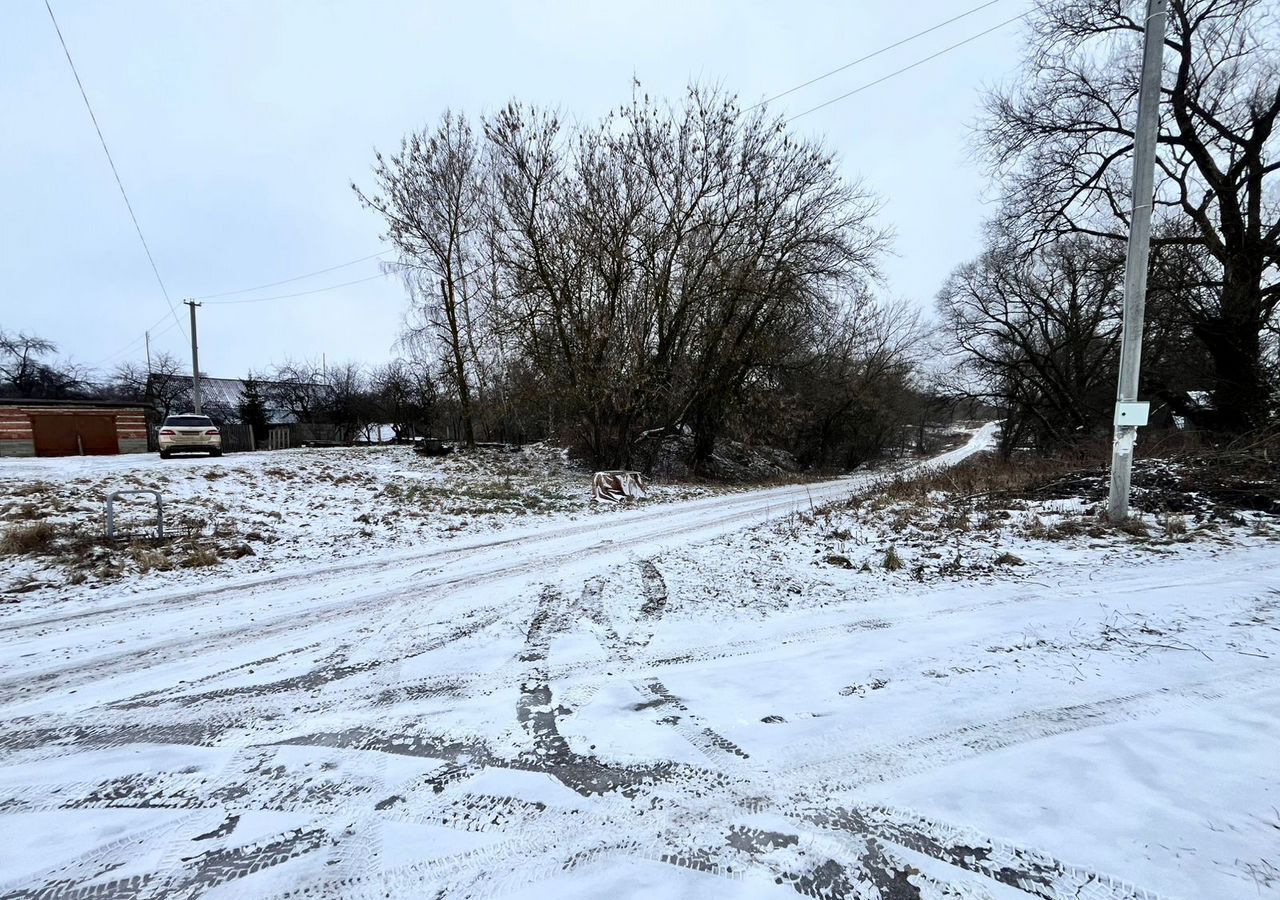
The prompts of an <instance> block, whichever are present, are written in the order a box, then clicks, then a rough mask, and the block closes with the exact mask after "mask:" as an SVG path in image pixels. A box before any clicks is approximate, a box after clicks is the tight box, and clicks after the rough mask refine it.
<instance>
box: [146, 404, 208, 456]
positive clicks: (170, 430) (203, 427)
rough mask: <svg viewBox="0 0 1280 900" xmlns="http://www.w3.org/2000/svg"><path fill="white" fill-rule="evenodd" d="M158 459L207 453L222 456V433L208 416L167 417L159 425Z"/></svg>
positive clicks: (188, 414) (184, 414)
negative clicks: (184, 454) (176, 454)
mask: <svg viewBox="0 0 1280 900" xmlns="http://www.w3.org/2000/svg"><path fill="white" fill-rule="evenodd" d="M159 438H160V458H161V459H168V458H169V457H170V456H172V455H173V454H175V453H208V454H209V455H210V456H221V455H222V432H221V431H219V430H218V426H217V425H215V424H214V423H213V419H210V418H209V417H208V416H197V415H195V414H194V413H183V414H182V415H179V416H168V417H166V418H165V420H164V422H163V423H162V424H161V425H160V433H159Z"/></svg>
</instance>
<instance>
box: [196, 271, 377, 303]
mask: <svg viewBox="0 0 1280 900" xmlns="http://www.w3.org/2000/svg"><path fill="white" fill-rule="evenodd" d="M382 277H384V276H383V273H381V272H379V273H378V274H377V275H370V276H369V277H367V278H357V279H355V280H354V281H344V282H342V284H331V285H329V286H328V287H322V288H314V289H313V290H310V291H298V292H297V293H296V294H277V295H276V296H274V297H251V298H248V299H245V300H209V301H208V303H209V305H211V306H221V305H223V304H228V303H266V302H267V301H268V300H288V299H290V298H292V297H306V296H308V295H309V294H320V293H323V292H324V291H336V290H337V289H338V288H344V287H350V286H351V285H353V284H362V283H364V282H366V281H373V280H374V279H375V278H382Z"/></svg>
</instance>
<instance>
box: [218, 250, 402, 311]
mask: <svg viewBox="0 0 1280 900" xmlns="http://www.w3.org/2000/svg"><path fill="white" fill-rule="evenodd" d="M390 252H391V251H390V250H380V251H378V252H377V253H370V254H369V255H368V256H362V257H360V258H359V259H353V260H351V261H350V262H344V263H338V264H337V265H336V266H329V268H327V269H317V270H316V271H314V272H307V273H306V274H305V275H295V276H294V277H293V278H284V279H281V280H280V281H272V282H268V283H267V284H259V285H255V286H253V287H247V288H241V289H240V290H238V291H223V292H222V293H221V294H203V295H200V296H198V297H196V299H197V300H212V299H214V298H217V297H234V296H235V295H236V294H249V293H252V292H254V291H261V290H264V289H265V288H271V287H278V286H280V285H282V284H289V283H290V282H294V281H302V280H303V279H305V278H311V277H312V276H315V275H323V274H324V273H326V272H333V271H335V270H337V269H345V268H346V267H347V266H354V265H355V264H356V263H362V262H364V261H366V260H370V259H377V258H378V257H379V256H384V255H385V254H387V253H390Z"/></svg>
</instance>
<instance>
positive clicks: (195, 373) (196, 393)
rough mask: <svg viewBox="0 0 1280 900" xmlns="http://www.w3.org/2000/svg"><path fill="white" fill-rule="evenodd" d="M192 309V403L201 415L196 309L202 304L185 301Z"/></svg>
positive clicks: (197, 413)
mask: <svg viewBox="0 0 1280 900" xmlns="http://www.w3.org/2000/svg"><path fill="white" fill-rule="evenodd" d="M182 302H183V303H185V304H187V306H189V307H190V308H191V402H192V403H194V404H195V410H194V412H195V414H196V415H200V350H199V348H198V347H197V346H196V307H197V306H199V305H200V304H199V303H197V302H196V301H194V300H183V301H182Z"/></svg>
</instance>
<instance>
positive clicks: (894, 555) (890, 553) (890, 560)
mask: <svg viewBox="0 0 1280 900" xmlns="http://www.w3.org/2000/svg"><path fill="white" fill-rule="evenodd" d="M880 565H881V567H882V568H883V569H884V570H885V571H886V572H896V571H898V570H899V569H901V568H902V567H903V565H904V563H903V562H902V557H901V556H899V555H898V548H897V547H890V548H889V549H888V550H886V551H884V559H882V560H881V561H880Z"/></svg>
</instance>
